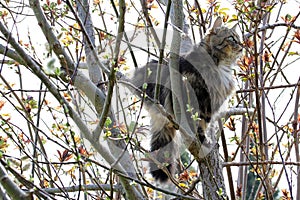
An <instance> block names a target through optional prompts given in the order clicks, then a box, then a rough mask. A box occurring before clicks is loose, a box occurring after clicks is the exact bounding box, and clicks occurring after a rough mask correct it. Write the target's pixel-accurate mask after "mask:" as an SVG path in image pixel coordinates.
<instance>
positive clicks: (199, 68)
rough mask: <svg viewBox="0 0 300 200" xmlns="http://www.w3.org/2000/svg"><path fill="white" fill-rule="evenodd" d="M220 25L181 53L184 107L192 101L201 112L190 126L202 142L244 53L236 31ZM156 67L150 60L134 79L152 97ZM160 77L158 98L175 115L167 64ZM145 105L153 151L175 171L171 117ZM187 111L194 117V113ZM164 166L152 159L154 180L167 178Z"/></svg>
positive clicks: (174, 146)
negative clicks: (232, 69)
mask: <svg viewBox="0 0 300 200" xmlns="http://www.w3.org/2000/svg"><path fill="white" fill-rule="evenodd" d="M221 24H222V22H221V21H220V19H217V20H216V22H215V23H214V26H213V28H212V30H211V31H210V33H209V34H208V35H206V36H205V38H204V39H203V40H202V42H201V43H200V44H198V45H195V46H194V48H193V49H192V50H191V51H190V52H189V53H188V54H186V55H183V56H181V58H180V62H179V71H180V73H181V74H182V76H183V79H182V80H181V81H182V83H181V86H182V87H181V88H178V89H179V90H182V92H183V97H182V98H183V102H184V105H183V106H186V105H187V104H189V105H191V106H192V108H193V113H195V112H198V113H199V117H200V118H201V119H200V122H201V123H196V125H195V121H193V120H192V119H191V120H189V122H190V124H189V125H190V127H191V130H195V134H196V135H197V136H198V138H199V140H200V141H201V142H203V140H204V139H205V134H204V133H205V127H206V125H207V124H208V123H209V122H210V120H211V118H212V117H214V116H215V115H217V113H218V111H219V109H220V107H221V106H222V104H223V103H224V102H225V100H226V99H227V98H228V96H230V94H231V93H232V91H233V90H234V80H233V77H232V75H231V65H232V64H233V63H234V62H235V61H236V59H237V57H238V55H239V53H240V52H241V46H240V42H239V37H238V36H237V34H236V32H235V31H234V30H232V29H228V28H225V27H222V26H221ZM156 70H157V62H155V61H153V62H150V63H147V65H145V66H144V67H142V68H139V69H138V70H136V72H135V75H134V78H133V79H132V82H133V83H134V84H135V85H136V86H138V87H140V88H143V87H142V86H143V84H144V83H147V88H146V90H145V92H146V94H147V95H148V96H149V97H151V98H153V97H154V92H155V81H156ZM161 77H162V81H161V85H160V93H159V99H158V100H159V103H160V104H161V105H162V106H164V108H165V109H166V111H167V112H169V113H171V114H173V101H174V100H172V91H171V89H170V88H171V84H170V78H169V77H170V74H169V69H168V66H167V65H163V66H162V74H161ZM146 107H147V109H148V111H149V113H150V117H151V149H150V151H151V152H152V155H153V156H154V158H156V160H157V161H158V162H160V163H161V166H165V167H166V168H167V170H169V172H170V173H171V174H173V173H174V170H175V169H174V167H173V166H174V165H175V164H176V163H175V158H177V157H178V147H177V144H176V140H175V137H176V131H175V129H174V127H172V126H170V124H169V121H168V119H167V118H165V117H163V116H162V115H161V114H160V113H159V111H157V110H156V108H155V107H154V106H152V104H151V103H149V102H148V103H147V102H146ZM186 114H187V116H188V117H190V118H191V116H192V113H188V112H187V113H186ZM193 126H194V127H193ZM195 126H196V127H195ZM161 166H157V165H156V164H155V163H154V162H153V163H152V162H151V163H150V170H151V173H152V175H153V177H154V178H155V179H157V180H160V181H162V182H163V181H166V180H167V179H168V176H167V174H166V173H164V172H163V170H161V169H160V167H161Z"/></svg>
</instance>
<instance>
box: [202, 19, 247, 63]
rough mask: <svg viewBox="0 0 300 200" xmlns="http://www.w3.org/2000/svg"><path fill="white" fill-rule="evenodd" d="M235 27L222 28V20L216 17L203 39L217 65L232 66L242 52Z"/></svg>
mask: <svg viewBox="0 0 300 200" xmlns="http://www.w3.org/2000/svg"><path fill="white" fill-rule="evenodd" d="M235 29H236V26H234V27H233V28H227V27H225V26H222V19H221V18H220V17H218V18H217V19H216V21H215V22H214V25H213V27H212V28H211V30H210V32H209V33H208V34H207V35H206V36H205V37H204V42H205V43H206V48H208V53H209V54H210V55H211V56H212V58H213V60H214V62H215V63H216V64H217V65H225V66H230V65H232V64H233V63H234V62H235V61H236V59H237V58H238V57H239V56H240V54H241V52H242V45H241V41H240V38H239V36H238V34H237V32H236V30H235Z"/></svg>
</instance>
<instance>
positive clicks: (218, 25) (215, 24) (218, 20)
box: [212, 16, 223, 30]
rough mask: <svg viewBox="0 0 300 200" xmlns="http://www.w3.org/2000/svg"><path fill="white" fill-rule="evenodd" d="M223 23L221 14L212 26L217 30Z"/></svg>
mask: <svg viewBox="0 0 300 200" xmlns="http://www.w3.org/2000/svg"><path fill="white" fill-rule="evenodd" d="M222 24H223V20H222V18H221V17H220V16H219V17H218V18H217V19H216V21H215V22H214V25H213V27H212V30H216V29H217V28H220V27H221V26H222Z"/></svg>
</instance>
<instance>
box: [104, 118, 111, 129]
mask: <svg viewBox="0 0 300 200" xmlns="http://www.w3.org/2000/svg"><path fill="white" fill-rule="evenodd" d="M111 123H112V120H111V119H110V117H106V120H105V123H104V126H105V127H109V126H110V125H111Z"/></svg>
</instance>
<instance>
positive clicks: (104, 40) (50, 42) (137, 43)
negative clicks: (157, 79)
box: [0, 0, 300, 199]
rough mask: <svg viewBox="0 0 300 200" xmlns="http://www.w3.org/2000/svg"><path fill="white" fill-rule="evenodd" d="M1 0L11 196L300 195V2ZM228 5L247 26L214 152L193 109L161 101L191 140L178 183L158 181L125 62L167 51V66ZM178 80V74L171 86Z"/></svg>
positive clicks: (0, 171) (4, 170)
mask: <svg viewBox="0 0 300 200" xmlns="http://www.w3.org/2000/svg"><path fill="white" fill-rule="evenodd" d="M0 5H1V8H0V16H1V19H0V32H1V36H0V37H1V40H0V41H1V42H0V55H1V56H0V58H1V68H0V79H1V82H0V87H1V90H0V92H1V99H0V117H1V127H0V158H1V159H0V162H1V164H0V183H1V187H0V189H1V190H0V192H1V196H3V198H4V199H32V198H34V197H38V198H42V199H57V198H61V199H75V198H77V199H93V198H95V199H122V198H123V199H154V198H158V199H159V198H178V199H201V198H203V199H226V198H227V197H228V198H230V199H247V198H250V196H251V198H253V199H276V198H279V197H280V198H282V199H292V198H295V199H298V198H300V175H298V171H299V169H300V168H299V165H300V163H299V162H300V157H299V155H300V154H299V138H298V133H299V128H300V125H299V124H300V117H299V116H300V115H299V112H298V108H299V95H300V87H299V80H300V79H299V77H300V76H299V75H300V73H299V70H298V69H297V63H298V62H299V52H298V51H297V48H299V45H300V27H299V19H298V18H299V14H300V12H299V11H298V10H299V9H295V10H288V8H290V7H291V6H292V7H299V3H297V2H293V1H290V2H286V1H243V0H240V1H234V2H233V3H232V4H231V5H229V4H228V3H227V4H226V3H224V2H222V3H220V2H217V1H171V0H168V1H143V0H142V1H140V2H134V1H124V0H120V1H118V2H116V1H110V2H106V1H102V0H94V1H93V2H90V1H87V0H74V1H71V0H65V1H61V0H57V1H51V0H46V1H38V0H29V1H23V2H14V1H4V2H0ZM217 16H221V17H222V18H223V21H224V22H226V25H227V26H233V25H234V24H237V26H238V30H239V31H240V33H241V37H242V38H243V46H244V50H243V56H242V57H241V59H240V60H239V61H238V63H237V67H236V69H235V70H234V72H233V73H234V75H235V77H236V81H237V92H236V94H235V95H233V97H232V98H231V99H230V100H229V105H230V106H229V108H228V109H227V110H226V112H222V115H221V116H222V118H221V119H220V120H219V121H217V122H214V123H213V126H212V128H211V129H209V131H208V132H207V136H208V137H209V138H210V141H211V143H207V144H204V146H205V147H207V148H208V149H209V151H207V152H205V154H199V151H200V150H201V148H202V147H201V145H200V144H199V143H197V142H191V141H193V138H194V133H192V131H191V130H188V127H187V126H188V125H187V122H183V123H180V124H179V123H178V122H177V119H178V116H177V115H180V113H183V112H185V108H183V107H180V106H176V105H175V108H176V112H175V116H170V115H169V114H168V113H167V112H166V111H165V110H164V109H163V108H162V107H161V106H159V105H158V104H155V103H154V106H157V108H158V109H159V110H160V111H161V114H162V115H166V116H167V117H169V119H170V122H171V123H172V124H173V125H174V126H176V127H177V128H178V129H179V132H180V134H181V135H182V137H183V138H184V141H185V142H186V143H187V148H186V149H183V150H182V152H183V153H182V155H181V161H182V163H183V166H182V168H183V170H182V171H181V173H180V174H177V175H175V176H174V177H170V178H171V181H170V182H168V184H167V185H168V186H167V187H166V186H164V185H162V184H156V183H155V182H154V180H153V179H152V178H151V177H149V176H148V173H147V169H148V166H147V162H148V161H149V160H151V159H153V158H151V155H150V154H149V152H148V150H147V147H145V144H147V136H146V135H145V133H146V132H147V126H145V124H148V120H149V119H148V118H147V113H145V112H144V110H143V99H142V100H139V99H137V98H136V96H134V95H132V94H131V93H129V90H128V89H130V90H132V89H134V90H135V88H133V86H132V85H131V84H130V83H128V81H127V80H128V79H127V75H128V74H130V70H129V69H128V68H131V69H132V68H135V67H138V66H139V65H143V64H145V63H146V62H147V61H149V59H150V57H152V58H156V59H157V60H159V61H163V59H165V58H167V57H168V54H170V56H169V59H170V62H169V63H170V66H169V67H174V68H176V66H178V63H177V62H176V60H177V58H178V55H179V54H180V53H184V52H187V51H188V50H189V49H190V48H191V45H192V44H193V43H197V42H199V41H200V39H201V38H202V37H203V36H204V34H205V33H206V32H207V30H208V29H209V27H210V26H211V23H212V21H213V19H214V18H216V17H217ZM172 30H173V32H172V33H171V32H170V31H172ZM170 33H171V35H172V37H171V36H170ZM170 38H171V40H169V39H170ZM169 41H171V42H169ZM168 47H170V49H168ZM162 78H163V77H162ZM178 78H179V77H178V75H176V74H171V83H172V88H173V91H177V90H176V88H177V87H178V86H177V85H176V84H177V83H179V81H176V80H178ZM176 95H177V96H180V95H181V94H180V93H179V94H176ZM178 108H179V109H178ZM178 134H179V133H178ZM191 144H192V145H191ZM219 144H220V147H221V148H219ZM162 168H163V164H162ZM223 169H224V170H223ZM234 171H237V172H238V173H234ZM295 178H296V179H295ZM254 179H255V180H254ZM294 180H296V181H294ZM201 183H202V184H201Z"/></svg>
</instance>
